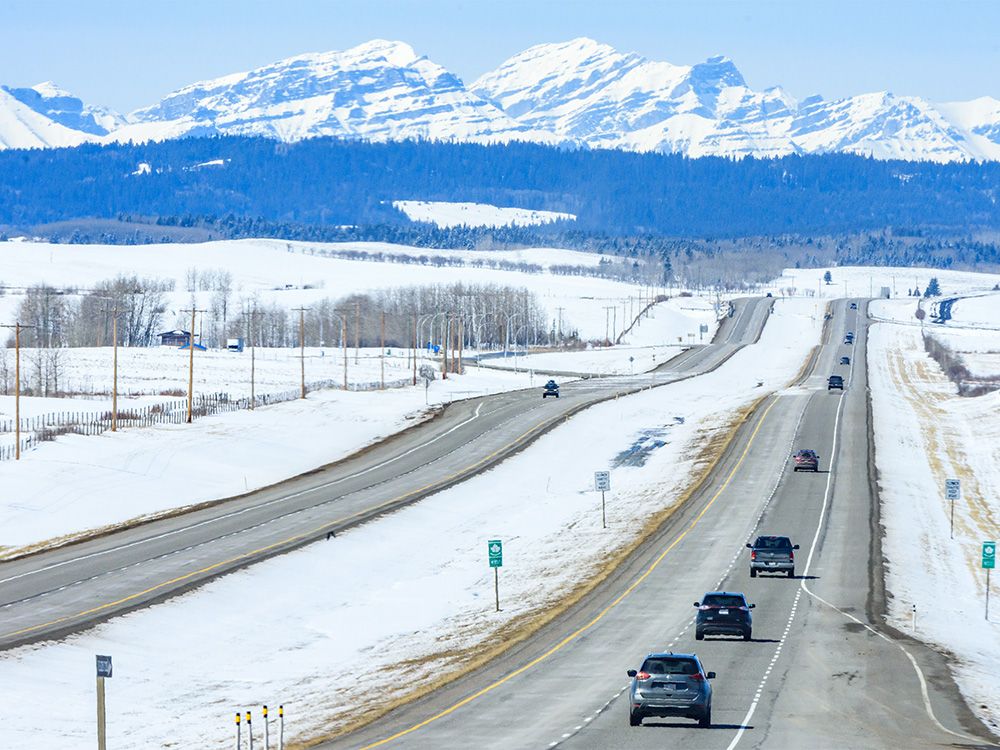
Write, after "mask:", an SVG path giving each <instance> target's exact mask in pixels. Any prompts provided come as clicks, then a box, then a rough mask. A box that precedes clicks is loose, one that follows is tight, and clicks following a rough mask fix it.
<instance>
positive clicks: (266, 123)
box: [115, 39, 558, 142]
mask: <svg viewBox="0 0 1000 750" xmlns="http://www.w3.org/2000/svg"><path fill="white" fill-rule="evenodd" d="M131 119H132V121H133V123H134V125H132V126H130V127H127V128H123V129H122V130H121V131H119V132H117V133H115V137H116V138H118V139H121V140H126V139H130V138H137V137H144V138H154V139H155V138H174V137H178V136H179V135H185V134H194V133H198V134H201V133H206V132H215V133H228V134H235V135H262V136H267V137H271V138H278V139H280V140H283V141H297V140H301V139H303V138H312V137H316V136H338V137H348V138H350V137H355V138H357V137H360V138H367V139H371V140H397V139H406V138H423V139H458V140H472V141H505V140H511V139H512V138H520V139H524V140H537V141H542V142H555V141H557V140H558V139H557V138H556V137H555V136H553V135H552V134H550V133H542V132H535V131H533V130H532V129H531V128H530V127H528V126H526V125H524V124H522V123H518V122H517V121H516V120H514V119H512V118H511V117H510V116H509V115H507V114H505V113H504V112H501V111H500V110H499V109H497V108H496V107H495V106H493V105H492V104H490V103H488V102H486V101H484V100H482V99H481V98H480V97H478V96H476V95H474V94H472V93H470V92H469V91H468V90H466V88H465V86H464V85H463V84H462V82H461V81H460V80H459V79H458V78H457V77H456V76H454V75H453V74H451V73H450V72H448V71H447V70H446V69H445V68H443V67H442V66H440V65H438V64H436V63H434V62H432V61H430V60H428V59H427V58H426V57H420V56H418V55H417V54H416V52H415V51H414V50H413V48H412V47H411V46H410V45H408V44H405V43H403V42H393V41H387V40H382V39H376V40H373V41H370V42H366V43H364V44H360V45H358V46H356V47H352V48H351V49H348V50H344V51H339V52H319V53H310V54H305V55H299V56H296V57H290V58H287V59H285V60H279V61H277V62H275V63H272V64H270V65H266V66H264V67H261V68H256V69H254V70H251V71H247V72H245V73H239V74H235V75H230V76H224V77H222V78H216V79H214V80H210V81H202V82H200V83H196V84H193V85H190V86H186V87H184V88H182V89H179V90H178V91H175V92H174V93H172V94H169V95H168V96H166V97H164V98H163V99H162V100H161V101H160V102H159V103H158V104H156V105H154V106H152V107H147V108H146V109H142V110H139V111H137V112H134V113H133V114H132V115H131Z"/></svg>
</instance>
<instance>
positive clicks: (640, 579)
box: [361, 399, 778, 750]
mask: <svg viewBox="0 0 1000 750" xmlns="http://www.w3.org/2000/svg"><path fill="white" fill-rule="evenodd" d="M776 403H778V399H774V400H773V401H771V403H770V404H768V407H767V408H766V409H765V410H764V413H763V414H761V417H760V420H759V421H758V422H757V426H756V427H755V428H754V430H753V432H752V433H750V438H749V439H748V440H747V444H746V447H745V448H744V449H743V452H742V453H741V454H740V458H739V460H738V461H737V462H736V465H735V466H733V469H732V471H730V472H729V475H728V476H727V477H726V480H725V481H724V482H723V483H722V485H721V486H720V487H719V489H718V490H716V492H715V494H714V495H712V499H711V500H709V501H708V502H707V503H706V504H705V507H704V508H702V509H701V510H700V511H699V512H698V515H696V516H695V517H694V518H693V519H692V521H691V523H690V524H689V525H688V527H687V528H686V529H684V531H682V532H681V533H680V534H679V535H678V536H677V538H676V539H674V540H673V541H672V542H671V543H670V544H669V545H667V547H666V549H664V550H663V551H662V552H661V553H660V554H659V555H658V556H657V558H656V559H655V560H653V562H652V563H650V565H649V567H648V568H646V570H645V571H644V572H643V574H642V575H640V576H639V577H638V578H637V579H636V580H635V581H633V582H632V584H631V585H630V586H629V587H628V588H627V589H625V591H623V592H622V593H621V594H619V595H618V597H617V598H616V599H615V600H614V601H612V602H611V603H610V604H609V605H607V606H606V607H605V608H604V609H602V610H601V611H600V612H599V613H598V614H597V615H595V616H594V618H593V619H592V620H591V621H590V622H588V623H586V624H585V625H582V626H581V627H580V628H578V629H577V630H575V631H574V632H572V633H570V634H569V635H567V636H566V637H565V638H563V639H562V640H561V641H559V642H558V643H557V644H556V645H554V646H552V648H550V649H549V650H548V651H546V652H545V653H543V654H541V655H540V656H538V657H536V658H535V659H532V660H531V661H529V662H528V663H527V664H525V665H524V666H522V667H518V668H517V669H515V670H514V671H513V672H509V673H508V674H506V675H504V676H503V677H501V678H500V679H498V680H497V681H496V682H493V683H491V684H489V685H487V686H486V687H484V688H482V689H481V690H479V691H477V692H475V693H473V694H472V695H469V696H467V697H465V698H463V699H462V700H460V701H458V702H457V703H455V704H453V705H451V706H449V707H448V708H446V709H444V710H443V711H441V712H439V713H437V714H435V715H434V716H431V717H429V718H427V719H424V720H423V721H421V722H419V723H417V724H414V725H413V726H411V727H409V728H408V729H403V730H402V731H399V732H396V734H393V735H391V736H389V737H386V738H385V739H382V740H378V741H377V742H373V743H371V744H369V745H365V746H364V747H362V748H361V750H371V748H375V747H380V746H382V745H385V744H388V743H389V742H392V741H393V740H397V739H399V738H400V737H404V736H406V735H408V734H411V733H412V732H416V731H417V730H418V729H422V728H423V727H426V726H427V725H429V724H432V723H433V722H435V721H437V720H438V719H442V718H444V717H445V716H448V715H449V714H451V713H453V712H454V711H457V710H458V709H460V708H462V707H463V706H466V705H468V704H469V703H472V702H473V701H474V700H476V699H478V698H481V697H482V696H484V695H486V694H487V693H489V692H491V691H493V690H496V689H497V688H498V687H500V686H501V685H503V684H504V683H505V682H507V681H509V680H512V679H514V678H515V677H517V676H518V675H521V674H524V673H525V672H527V671H528V670H529V669H531V668H532V667H535V666H537V665H538V664H541V663H542V662H543V661H545V660H546V659H548V658H549V657H550V656H552V655H553V654H555V653H556V652H558V651H560V650H561V649H562V648H563V647H565V646H566V645H567V644H569V643H572V642H573V641H575V640H576V639H577V638H579V637H580V636H581V635H583V634H584V633H586V632H587V631H588V630H590V629H591V628H592V627H594V625H596V624H597V623H598V622H600V621H601V620H602V619H603V618H604V616H605V615H607V614H608V612H610V611H611V610H612V609H614V608H615V607H617V606H618V605H619V604H620V603H621V602H622V601H624V599H625V598H626V597H627V596H628V595H629V594H631V593H632V592H633V591H635V590H636V589H637V588H638V587H639V585H640V584H641V583H642V582H643V581H645V580H646V579H647V578H648V577H649V576H650V575H651V574H652V573H653V571H654V570H656V568H657V567H658V566H659V565H660V563H661V562H663V559H664V558H665V557H666V556H667V554H668V553H669V552H670V551H671V550H672V549H673V548H674V547H676V546H677V545H678V544H679V543H680V542H681V540H683V539H684V537H686V536H687V535H688V533H689V532H690V531H691V530H693V529H694V528H695V526H697V525H698V522H699V521H701V519H702V517H703V516H704V515H705V513H707V512H708V509H709V508H711V507H712V505H713V504H714V503H715V501H716V500H718V499H719V496H720V495H722V493H723V492H725V490H726V488H727V487H728V486H729V484H730V482H732V480H733V477H734V476H736V472H737V471H739V469H740V467H741V466H742V465H743V461H744V459H746V457H747V454H748V453H749V452H750V447H751V446H752V445H753V442H754V439H755V438H756V437H757V433H758V432H760V428H761V427H762V426H763V425H764V420H765V419H767V415H768V413H769V412H770V411H771V409H772V408H773V407H774V405H775V404H776Z"/></svg>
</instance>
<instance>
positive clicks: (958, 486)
mask: <svg viewBox="0 0 1000 750" xmlns="http://www.w3.org/2000/svg"><path fill="white" fill-rule="evenodd" d="M944 494H945V497H946V498H948V500H949V501H950V502H951V538H952V539H954V538H955V501H956V500H958V499H959V498H960V497H961V496H962V482H961V480H958V479H945V480H944Z"/></svg>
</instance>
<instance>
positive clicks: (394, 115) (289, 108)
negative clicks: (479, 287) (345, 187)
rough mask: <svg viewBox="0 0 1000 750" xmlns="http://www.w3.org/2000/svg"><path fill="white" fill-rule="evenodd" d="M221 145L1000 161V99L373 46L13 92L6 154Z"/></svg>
mask: <svg viewBox="0 0 1000 750" xmlns="http://www.w3.org/2000/svg"><path fill="white" fill-rule="evenodd" d="M208 134H240V135H261V136H265V137H269V138H275V139H278V140H282V141H297V140H301V139H304V138H311V137H317V136H327V135H330V136H339V137H346V138H364V139H368V140H376V141H379V140H400V139H410V138H414V139H430V140H457V141H473V142H482V143H486V142H507V141H511V140H522V141H534V142H541V143H550V144H561V145H565V146H569V147H583V148H620V149H627V150H634V151H658V152H664V153H683V154H686V155H688V156H692V157H698V156H709V155H717V156H727V157H743V156H760V157H772V156H782V155H785V154H794V153H802V154H806V153H854V154H864V155H871V156H874V157H876V158H879V159H907V160H930V161H939V162H947V161H961V160H970V159H971V160H1000V101H998V100H996V99H993V98H990V97H982V98H980V99H975V100H973V101H969V102H953V103H947V104H932V103H930V102H927V101H925V100H923V99H920V98H918V97H903V96H896V95H894V94H891V93H889V92H879V93H873V94H862V95H859V96H852V97H847V98H844V99H838V100H831V101H828V100H825V99H823V98H822V97H820V96H811V97H808V98H806V99H803V100H801V101H797V100H796V99H795V98H793V97H792V96H790V95H789V94H788V93H787V92H785V91H784V90H782V89H781V88H779V87H775V88H769V89H766V90H764V91H755V90H754V89H752V88H750V87H749V86H748V85H747V83H746V81H745V80H744V78H743V76H742V74H741V73H740V71H739V70H738V69H737V67H736V65H735V64H734V63H733V62H732V61H731V60H729V59H728V58H725V57H713V58H710V59H708V60H706V61H705V62H703V63H699V64H696V65H674V64H671V63H668V62H658V61H653V60H648V59H646V58H644V57H642V56H640V55H637V54H634V53H621V52H618V51H617V50H615V49H614V48H612V47H610V46H608V45H605V44H600V43H598V42H595V41H593V40H591V39H574V40H572V41H569V42H563V43H557V44H542V45H538V46H535V47H532V48H530V49H528V50H526V51H524V52H522V53H520V54H518V55H515V56H514V57H511V58H510V59H508V60H506V61H505V62H503V63H502V64H501V65H500V66H499V67H498V68H497V69H496V70H493V71H491V72H489V73H486V74H485V75H483V76H482V77H480V78H479V79H478V80H477V81H475V82H474V83H472V84H471V85H466V84H464V83H463V82H462V81H461V80H460V79H459V78H458V77H457V76H455V75H454V74H452V73H450V72H449V71H447V70H446V69H445V68H443V67H442V66H440V65H438V64H436V63H434V62H432V61H431V60H428V59H427V58H426V57H422V56H420V55H418V54H417V53H416V52H415V51H414V50H413V49H412V48H411V47H410V46H409V45H407V44H404V43H402V42H388V41H382V40H375V41H371V42H367V43H365V44H362V45H359V46H357V47H354V48H352V49H349V50H346V51H343V52H323V53H314V54H306V55H299V56H297V57H291V58H288V59H286V60H281V61H279V62H276V63H274V64H272V65H267V66H265V67H262V68H257V69H255V70H251V71H248V72H245V73H236V74H233V75H229V76H224V77H222V78H216V79H214V80H210V81H202V82H199V83H195V84H192V85H190V86H186V87H184V88H182V89H179V90H178V91H175V92H173V93H171V94H168V95H167V96H166V97H164V98H163V99H161V100H160V101H159V102H158V103H157V104H154V105H152V106H149V107H145V108H143V109H140V110H137V111H135V112H133V113H131V114H130V115H128V116H124V117H123V116H121V115H118V114H116V113H114V112H111V111H110V110H107V109H103V108H100V107H90V106H85V105H84V104H83V102H81V101H80V100H79V99H77V98H76V97H74V96H73V95H72V94H69V93H68V92H65V91H62V90H61V89H59V88H58V87H56V86H55V85H54V84H51V83H45V84H39V85H38V86H35V87H33V88H28V89H12V88H7V87H2V88H0V148H35V147H37V148H43V147H47V146H51V147H55V146H72V145H77V144H79V143H84V142H88V141H97V142H108V141H144V140H164V139H170V138H179V137H184V136H194V135H208Z"/></svg>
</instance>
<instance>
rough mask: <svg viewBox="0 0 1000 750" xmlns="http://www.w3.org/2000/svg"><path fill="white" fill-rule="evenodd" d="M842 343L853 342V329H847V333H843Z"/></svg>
mask: <svg viewBox="0 0 1000 750" xmlns="http://www.w3.org/2000/svg"><path fill="white" fill-rule="evenodd" d="M844 343H845V344H853V343H854V332H853V331H848V332H847V333H845V334H844Z"/></svg>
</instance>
